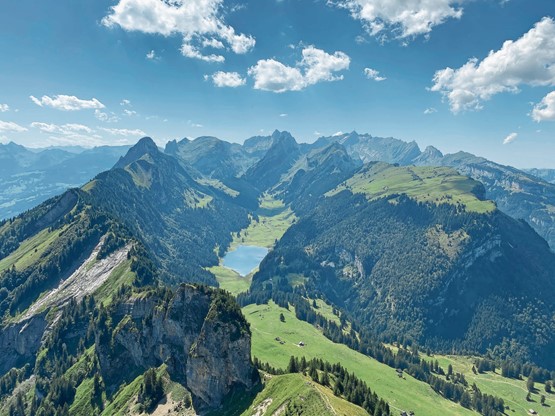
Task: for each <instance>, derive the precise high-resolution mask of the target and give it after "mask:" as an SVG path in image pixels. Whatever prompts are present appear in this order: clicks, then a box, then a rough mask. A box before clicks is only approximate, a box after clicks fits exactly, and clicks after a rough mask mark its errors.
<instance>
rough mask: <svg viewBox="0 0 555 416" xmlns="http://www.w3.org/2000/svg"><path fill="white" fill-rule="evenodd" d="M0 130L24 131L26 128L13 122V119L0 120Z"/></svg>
mask: <svg viewBox="0 0 555 416" xmlns="http://www.w3.org/2000/svg"><path fill="white" fill-rule="evenodd" d="M0 131H2V132H3V131H9V132H13V133H22V132H24V131H27V129H26V128H25V127H23V126H20V125H19V124H17V123H14V122H13V121H2V120H0Z"/></svg>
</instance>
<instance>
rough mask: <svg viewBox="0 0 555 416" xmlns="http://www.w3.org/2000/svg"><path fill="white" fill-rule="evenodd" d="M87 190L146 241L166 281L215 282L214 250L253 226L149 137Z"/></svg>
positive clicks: (245, 215) (223, 196)
mask: <svg viewBox="0 0 555 416" xmlns="http://www.w3.org/2000/svg"><path fill="white" fill-rule="evenodd" d="M84 189H85V190H86V192H87V193H88V194H89V195H90V197H91V198H92V200H93V201H94V204H95V206H98V207H99V208H101V209H102V210H104V211H106V212H109V213H111V215H113V216H114V217H115V218H117V219H118V221H120V222H121V223H123V224H125V225H126V226H127V227H128V228H129V229H130V230H131V231H132V232H133V233H134V235H137V236H138V237H139V238H141V240H142V241H144V242H145V243H146V245H147V247H148V248H149V249H150V251H151V252H152V253H153V256H154V258H155V260H156V263H157V264H158V265H159V266H160V268H161V270H160V273H161V275H160V276H161V279H162V280H164V281H166V282H173V283H175V282H183V281H189V282H204V283H208V284H211V285H216V281H215V280H214V277H213V276H212V275H211V274H210V273H209V272H207V271H206V270H204V267H207V266H211V265H215V264H217V262H218V258H217V255H216V253H214V249H215V248H216V247H217V246H219V247H220V248H221V250H225V248H226V247H227V245H228V244H229V243H230V242H231V232H234V231H238V230H240V229H241V228H244V227H245V226H246V225H247V224H248V211H247V210H246V209H245V208H243V207H242V206H240V205H239V204H238V203H236V202H237V201H235V199H236V198H235V197H233V196H231V195H228V194H226V193H225V192H221V191H219V190H217V189H214V188H211V187H209V186H205V185H201V184H199V183H198V182H196V181H195V180H194V179H193V178H192V177H191V176H189V174H188V173H187V172H186V171H185V169H184V168H183V167H182V166H181V165H180V163H179V162H178V161H177V160H176V159H175V158H173V157H171V156H168V155H165V154H163V153H161V152H160V151H159V150H158V148H157V147H156V145H155V144H154V142H153V141H152V139H150V138H144V139H141V140H140V141H139V142H138V143H137V145H136V146H134V147H133V148H132V149H131V150H130V151H129V153H128V154H127V155H126V156H125V157H124V158H122V159H121V160H120V161H119V162H118V164H116V166H114V169H112V170H110V171H108V172H104V173H102V174H100V175H98V176H97V177H96V178H95V179H94V180H93V181H92V182H91V183H89V184H88V185H86V186H85V188H84Z"/></svg>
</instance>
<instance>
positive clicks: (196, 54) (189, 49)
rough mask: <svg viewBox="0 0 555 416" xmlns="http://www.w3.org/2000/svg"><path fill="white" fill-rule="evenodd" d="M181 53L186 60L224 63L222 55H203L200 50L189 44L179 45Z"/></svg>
mask: <svg viewBox="0 0 555 416" xmlns="http://www.w3.org/2000/svg"><path fill="white" fill-rule="evenodd" d="M181 53H182V54H183V56H186V57H187V58H194V59H200V60H201V61H205V62H220V63H221V62H224V61H225V58H224V57H223V56H222V55H216V54H213V53H211V54H210V55H203V54H202V53H201V52H200V50H199V49H198V48H197V47H196V46H193V45H191V44H190V43H183V45H181Z"/></svg>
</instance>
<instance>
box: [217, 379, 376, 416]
mask: <svg viewBox="0 0 555 416" xmlns="http://www.w3.org/2000/svg"><path fill="white" fill-rule="evenodd" d="M262 383H263V385H262V386H260V388H259V389H258V391H255V392H254V397H252V395H249V394H248V393H247V394H246V395H243V396H241V397H237V396H232V397H230V398H229V399H228V400H227V401H226V403H224V405H223V406H222V408H221V409H219V410H216V411H213V412H211V413H210V416H252V415H257V416H272V415H276V414H282V413H283V412H285V411H286V410H289V411H291V410H292V409H296V411H297V412H300V413H294V414H302V415H306V416H368V413H367V412H366V411H365V410H364V409H362V408H360V407H358V406H355V405H354V404H352V403H349V402H348V401H346V400H343V399H341V398H339V397H336V396H334V395H333V392H332V391H331V390H330V389H329V388H327V387H323V386H320V385H319V384H317V383H314V382H313V381H312V380H311V379H310V378H309V377H305V376H303V375H302V374H297V373H296V374H285V375H281V376H271V375H268V374H264V376H263V382H262Z"/></svg>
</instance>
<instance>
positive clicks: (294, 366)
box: [287, 356, 299, 373]
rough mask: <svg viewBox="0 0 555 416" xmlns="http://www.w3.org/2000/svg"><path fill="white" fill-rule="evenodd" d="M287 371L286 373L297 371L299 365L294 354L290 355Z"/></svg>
mask: <svg viewBox="0 0 555 416" xmlns="http://www.w3.org/2000/svg"><path fill="white" fill-rule="evenodd" d="M287 372H288V373H298V372H299V366H298V364H297V359H296V358H295V357H294V356H291V358H290V359H289V365H288V366H287Z"/></svg>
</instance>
